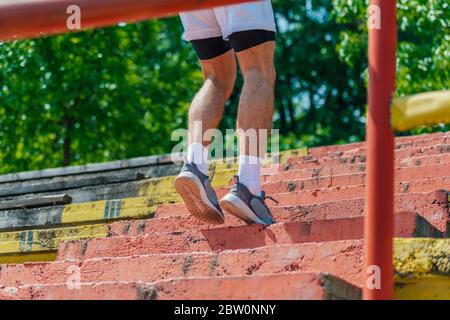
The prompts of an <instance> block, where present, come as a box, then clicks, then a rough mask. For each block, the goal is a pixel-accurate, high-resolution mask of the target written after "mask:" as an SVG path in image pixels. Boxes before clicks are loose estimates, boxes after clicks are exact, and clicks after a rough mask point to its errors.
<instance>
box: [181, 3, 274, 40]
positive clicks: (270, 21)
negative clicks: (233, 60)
mask: <svg viewBox="0 0 450 320" xmlns="http://www.w3.org/2000/svg"><path fill="white" fill-rule="evenodd" d="M180 18H181V22H182V23H183V27H184V31H185V32H184V34H183V38H184V39H185V40H187V41H191V40H200V39H207V38H214V37H220V36H222V37H223V38H224V39H227V37H228V36H229V35H230V34H232V33H233V32H238V31H248V30H256V29H261V30H267V31H273V32H275V19H274V15H273V9H272V4H271V2H270V0H261V1H256V2H246V3H240V4H235V5H230V6H224V7H217V8H212V9H205V10H196V11H189V12H181V13H180Z"/></svg>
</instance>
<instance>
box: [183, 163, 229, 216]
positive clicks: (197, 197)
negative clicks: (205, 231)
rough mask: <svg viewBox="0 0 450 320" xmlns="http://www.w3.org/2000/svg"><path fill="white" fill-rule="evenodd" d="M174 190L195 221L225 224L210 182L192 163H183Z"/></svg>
mask: <svg viewBox="0 0 450 320" xmlns="http://www.w3.org/2000/svg"><path fill="white" fill-rule="evenodd" d="M175 189H176V190H177V192H178V193H179V194H180V196H181V198H183V201H184V203H185V204H186V206H187V208H188V210H189V212H190V213H191V214H192V215H193V216H194V217H196V218H197V219H199V220H201V221H205V222H209V223H212V224H221V223H224V222H225V219H224V216H223V213H222V210H221V209H220V206H219V201H218V200H217V195H216V192H215V191H214V189H213V188H212V187H211V180H210V179H209V178H208V176H207V175H204V174H203V173H202V172H200V170H199V169H198V168H197V166H196V165H195V164H194V163H188V162H187V161H185V162H184V164H183V167H182V168H181V171H180V173H179V174H178V176H177V177H176V178H175Z"/></svg>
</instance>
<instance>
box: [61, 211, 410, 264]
mask: <svg viewBox="0 0 450 320" xmlns="http://www.w3.org/2000/svg"><path fill="white" fill-rule="evenodd" d="M396 218H397V219H396V222H397V223H396V232H395V234H396V236H397V237H412V236H414V235H415V234H416V228H415V223H416V215H415V214H414V213H410V212H404V213H399V214H398V215H397V216H396ZM363 226H364V219H363V218H362V217H358V218H343V219H334V220H315V221H309V222H302V221H298V222H284V223H277V224H275V225H272V226H270V227H264V226H261V225H252V226H240V227H227V228H214V229H206V230H198V229H191V230H186V231H184V232H168V233H163V232H160V231H159V230H158V232H152V233H147V234H143V235H139V236H136V237H132V236H121V237H112V238H98V239H91V240H79V241H65V242H63V243H62V244H61V245H60V248H59V252H58V260H65V259H79V260H83V259H92V258H96V257H97V258H100V257H119V256H139V255H145V254H154V253H183V252H200V251H207V252H209V251H223V250H238V249H250V248H258V247H263V246H270V245H277V244H298V243H307V242H324V241H338V240H351V239H362V238H364V228H363Z"/></svg>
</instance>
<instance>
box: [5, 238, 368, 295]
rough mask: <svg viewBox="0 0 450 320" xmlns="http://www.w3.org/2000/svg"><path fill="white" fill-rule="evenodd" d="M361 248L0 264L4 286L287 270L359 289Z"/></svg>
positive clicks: (354, 244) (316, 246) (330, 245)
mask: <svg viewBox="0 0 450 320" xmlns="http://www.w3.org/2000/svg"><path fill="white" fill-rule="evenodd" d="M362 255H363V243H362V241H361V240H347V241H337V242H324V243H306V244H294V245H275V246H266V247H262V248H257V249H242V250H227V251H222V252H219V253H209V252H208V253H206V252H205V253H200V252H193V253H180V254H150V255H142V256H131V257H116V258H96V259H88V260H85V261H83V262H80V261H61V262H59V261H57V262H53V263H26V264H23V265H3V266H2V268H1V270H0V283H1V284H2V285H3V286H6V287H10V286H20V285H23V284H29V285H33V284H42V283H46V284H58V283H66V281H67V279H68V278H69V277H70V276H71V275H72V273H71V272H70V270H72V269H71V268H74V267H76V266H78V267H79V272H80V281H81V282H104V281H117V280H118V279H120V280H122V281H126V282H137V281H142V282H154V281H158V280H163V279H169V278H177V277H211V276H243V275H258V274H259V275H261V274H278V273H283V272H287V271H305V272H309V271H312V272H316V271H320V272H326V273H330V274H333V275H335V276H336V277H339V278H341V279H343V280H345V281H348V282H350V283H352V284H355V285H357V284H361V281H362V276H363V274H362V268H363V259H362Z"/></svg>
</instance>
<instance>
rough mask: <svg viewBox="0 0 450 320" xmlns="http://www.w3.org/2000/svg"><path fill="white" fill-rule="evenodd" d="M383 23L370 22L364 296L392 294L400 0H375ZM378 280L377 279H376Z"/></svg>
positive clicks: (374, 4) (384, 297) (372, 3)
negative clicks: (393, 117) (393, 121)
mask: <svg viewBox="0 0 450 320" xmlns="http://www.w3.org/2000/svg"><path fill="white" fill-rule="evenodd" d="M370 4H371V6H374V7H371V10H372V11H371V12H372V13H373V14H375V16H373V17H372V18H373V19H376V18H377V16H376V15H377V14H378V13H379V18H380V21H379V22H380V24H379V25H378V26H377V25H376V23H374V24H372V25H369V90H368V105H369V112H368V116H367V131H366V141H367V171H366V175H367V183H366V186H367V189H366V217H365V226H364V228H365V248H366V249H365V254H366V255H365V258H366V261H365V268H366V269H365V270H364V271H365V272H366V283H365V284H364V288H363V297H364V299H370V300H373V299H377V300H378V299H392V298H393V296H394V285H393V273H394V270H393V262H392V246H393V235H394V213H393V207H394V136H393V133H392V129H391V126H390V104H391V98H392V94H393V92H394V86H395V72H396V67H395V66H396V45H397V35H396V33H397V27H396V1H395V0H371V1H370ZM378 280H379V281H378Z"/></svg>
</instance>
